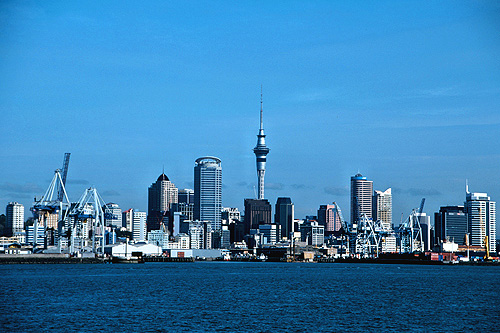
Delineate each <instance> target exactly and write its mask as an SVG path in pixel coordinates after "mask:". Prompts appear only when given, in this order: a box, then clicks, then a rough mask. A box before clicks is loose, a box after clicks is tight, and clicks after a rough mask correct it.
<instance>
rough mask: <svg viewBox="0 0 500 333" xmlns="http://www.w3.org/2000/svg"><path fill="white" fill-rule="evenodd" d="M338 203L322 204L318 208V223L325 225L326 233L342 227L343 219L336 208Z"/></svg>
mask: <svg viewBox="0 0 500 333" xmlns="http://www.w3.org/2000/svg"><path fill="white" fill-rule="evenodd" d="M335 205H336V203H332V204H331V205H320V206H319V209H318V216H317V218H318V221H317V222H318V224H319V225H322V226H324V227H325V228H324V231H325V234H326V235H331V234H332V233H334V232H337V231H339V230H340V229H341V228H342V221H341V218H340V215H339V214H338V211H337V209H336V206H335Z"/></svg>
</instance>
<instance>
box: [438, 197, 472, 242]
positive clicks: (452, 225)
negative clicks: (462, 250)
mask: <svg viewBox="0 0 500 333" xmlns="http://www.w3.org/2000/svg"><path fill="white" fill-rule="evenodd" d="M434 232H435V235H434V238H435V242H434V243H435V244H436V245H439V244H440V243H441V242H443V241H446V240H447V239H449V240H451V241H453V242H455V243H457V244H460V245H464V244H465V235H466V234H467V214H465V208H464V206H443V207H441V208H439V212H437V213H434Z"/></svg>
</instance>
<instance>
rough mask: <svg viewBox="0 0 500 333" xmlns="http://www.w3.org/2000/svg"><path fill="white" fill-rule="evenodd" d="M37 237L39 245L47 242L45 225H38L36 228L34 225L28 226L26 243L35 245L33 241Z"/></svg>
mask: <svg viewBox="0 0 500 333" xmlns="http://www.w3.org/2000/svg"><path fill="white" fill-rule="evenodd" d="M35 231H36V232H35ZM35 234H36V235H35ZM35 238H36V244H37V245H38V246H43V245H44V244H45V227H44V226H43V225H38V226H37V228H36V230H35V227H34V226H32V225H30V226H27V227H26V244H29V245H34V244H33V241H34V240H35Z"/></svg>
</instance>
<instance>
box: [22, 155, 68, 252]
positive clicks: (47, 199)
mask: <svg viewBox="0 0 500 333" xmlns="http://www.w3.org/2000/svg"><path fill="white" fill-rule="evenodd" d="M69 156H70V153H66V154H65V156H64V162H63V170H62V171H61V169H56V170H55V171H54V177H53V178H52V181H51V182H50V184H49V187H48V188H47V190H46V191H45V194H44V195H43V196H42V197H41V198H39V199H37V198H35V199H34V203H33V206H32V207H31V212H32V213H33V217H34V223H33V251H35V249H36V247H37V245H38V244H37V238H38V227H39V226H43V227H44V229H45V230H46V228H47V221H48V219H49V218H50V217H51V216H54V215H56V217H55V218H56V221H57V222H56V223H57V226H56V229H57V230H58V231H60V229H61V228H62V227H63V226H62V224H63V223H64V221H65V220H66V217H67V214H68V211H69V207H70V205H71V204H70V202H69V199H68V194H67V193H66V188H65V184H66V176H67V174H68V165H69ZM61 173H63V175H64V177H63V176H61Z"/></svg>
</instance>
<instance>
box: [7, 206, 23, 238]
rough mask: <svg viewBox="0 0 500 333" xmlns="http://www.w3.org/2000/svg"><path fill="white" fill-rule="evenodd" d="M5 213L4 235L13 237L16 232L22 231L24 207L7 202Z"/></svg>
mask: <svg viewBox="0 0 500 333" xmlns="http://www.w3.org/2000/svg"><path fill="white" fill-rule="evenodd" d="M5 212H6V214H5V215H6V216H5V217H6V226H5V229H6V234H7V236H14V235H15V233H16V232H21V231H23V230H24V206H23V205H21V204H20V203H18V202H9V203H8V204H7V207H6V209H5Z"/></svg>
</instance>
